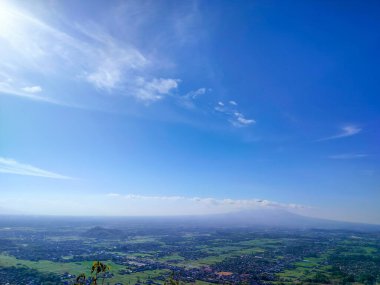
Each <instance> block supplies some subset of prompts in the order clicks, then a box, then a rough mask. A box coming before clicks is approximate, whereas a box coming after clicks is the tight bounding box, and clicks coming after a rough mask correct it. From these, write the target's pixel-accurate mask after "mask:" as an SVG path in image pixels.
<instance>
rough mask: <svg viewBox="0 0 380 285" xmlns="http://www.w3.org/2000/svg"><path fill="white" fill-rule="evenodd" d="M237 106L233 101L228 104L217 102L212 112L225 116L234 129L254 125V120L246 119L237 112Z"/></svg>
mask: <svg viewBox="0 0 380 285" xmlns="http://www.w3.org/2000/svg"><path fill="white" fill-rule="evenodd" d="M231 102H232V103H231ZM237 105H238V104H237V103H236V102H235V101H229V102H228V104H225V103H224V102H222V101H219V102H218V104H217V105H216V106H215V107H214V110H215V111H217V112H219V113H222V114H224V115H225V116H227V119H228V121H229V122H230V123H231V125H233V126H234V127H237V128H240V127H246V126H249V125H252V124H255V123H256V121H255V120H254V119H248V118H246V116H245V115H244V114H243V113H241V112H240V111H238V110H237Z"/></svg>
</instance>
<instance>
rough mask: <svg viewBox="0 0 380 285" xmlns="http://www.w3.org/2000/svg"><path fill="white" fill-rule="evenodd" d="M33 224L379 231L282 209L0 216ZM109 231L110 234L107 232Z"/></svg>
mask: <svg viewBox="0 0 380 285" xmlns="http://www.w3.org/2000/svg"><path fill="white" fill-rule="evenodd" d="M33 224H39V225H43V224H50V225H53V224H54V225H56V226H70V225H79V224H80V225H83V226H89V225H91V226H92V227H94V228H92V229H90V230H89V231H88V232H86V233H85V235H87V236H93V237H96V236H103V237H104V236H107V235H109V236H110V237H111V236H112V237H114V236H120V237H121V236H123V235H124V234H123V232H121V231H118V230H112V229H115V228H118V227H117V226H118V225H131V226H140V227H151V226H153V227H155V228H159V227H163V228H164V227H218V228H231V227H232V228H233V227H270V228H294V229H296V228H297V229H326V230H334V229H336V230H345V229H347V230H358V231H380V224H379V225H373V224H362V223H350V222H342V221H333V220H327V219H318V218H311V217H306V216H302V215H298V214H295V213H291V212H288V211H286V210H282V209H273V208H272V209H255V210H245V211H240V212H233V213H226V214H213V215H199V216H167V217H157V216H155V217H60V216H27V215H9V214H8V215H4V214H3V215H2V214H0V227H1V226H16V225H18V226H21V225H28V226H31V225H33ZM109 229H111V231H110V230H109Z"/></svg>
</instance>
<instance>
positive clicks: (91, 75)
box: [0, 4, 180, 101]
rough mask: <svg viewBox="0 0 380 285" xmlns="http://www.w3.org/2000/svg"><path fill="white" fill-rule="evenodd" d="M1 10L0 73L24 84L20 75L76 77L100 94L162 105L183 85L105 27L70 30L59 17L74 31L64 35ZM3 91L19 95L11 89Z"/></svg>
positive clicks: (15, 12)
mask: <svg viewBox="0 0 380 285" xmlns="http://www.w3.org/2000/svg"><path fill="white" fill-rule="evenodd" d="M1 8H2V16H4V17H3V18H4V20H3V21H4V22H5V23H6V25H2V27H0V39H2V40H3V41H4V43H5V44H3V45H2V46H1V47H0V60H1V61H0V67H2V70H3V72H4V73H5V74H7V75H8V76H9V77H11V78H17V79H18V81H22V79H23V76H22V72H20V71H21V70H22V71H24V70H26V71H29V72H33V73H36V74H43V75H52V76H53V75H54V76H55V77H57V76H58V77H63V78H67V76H68V75H71V76H72V78H69V79H71V80H78V79H81V80H83V81H84V82H87V83H89V84H91V85H93V86H94V87H95V88H96V89H98V90H105V91H108V92H112V91H117V94H119V95H125V96H132V97H135V98H137V99H139V100H141V101H145V100H147V101H156V100H159V99H163V98H164V97H165V95H167V94H169V93H170V92H171V91H172V90H174V89H176V88H177V87H178V84H179V83H180V80H179V79H172V78H162V77H161V76H157V73H158V74H159V73H160V64H159V60H156V57H155V56H153V55H149V56H147V55H145V54H144V53H143V52H142V51H141V50H140V49H138V48H137V47H136V46H134V45H133V44H132V43H131V41H128V40H124V41H120V40H118V39H116V38H115V37H113V36H111V35H110V34H109V33H108V32H106V30H105V27H100V26H99V25H97V24H94V23H91V22H90V23H86V24H77V23H76V24H71V23H70V21H67V20H64V17H63V16H62V15H60V16H61V18H62V19H63V22H64V23H63V25H62V26H64V27H69V29H67V28H66V29H63V28H61V27H60V26H59V25H57V23H55V25H51V24H49V23H48V22H45V21H43V20H42V19H40V18H37V17H35V16H34V15H32V14H30V13H28V12H26V11H23V10H21V9H19V8H16V7H15V6H11V5H8V4H7V5H2V6H1ZM3 21H2V22H3ZM5 26H6V27H5ZM67 30H70V33H68V32H66V31H67ZM152 67H154V72H152ZM0 87H1V86H0ZM32 87H33V88H32ZM37 87H38V86H31V87H29V86H28V87H23V88H20V90H21V91H22V92H24V93H31V94H34V93H38V92H40V91H39V89H38V88H37ZM0 91H1V92H2V93H8V94H11V95H15V94H16V93H15V92H11V91H13V89H10V88H1V90H0ZM41 91H42V89H41ZM25 97H26V96H25ZM27 98H31V99H33V98H32V97H27Z"/></svg>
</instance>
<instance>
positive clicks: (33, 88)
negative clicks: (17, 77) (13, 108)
mask: <svg viewBox="0 0 380 285" xmlns="http://www.w3.org/2000/svg"><path fill="white" fill-rule="evenodd" d="M21 90H22V91H24V92H26V93H40V92H42V88H41V86H38V85H36V86H25V87H23V88H21Z"/></svg>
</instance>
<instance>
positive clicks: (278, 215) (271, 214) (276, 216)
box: [197, 209, 380, 230]
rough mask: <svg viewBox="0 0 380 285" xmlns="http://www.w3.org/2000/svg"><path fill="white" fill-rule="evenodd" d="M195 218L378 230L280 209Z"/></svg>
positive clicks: (231, 223) (244, 224)
mask: <svg viewBox="0 0 380 285" xmlns="http://www.w3.org/2000/svg"><path fill="white" fill-rule="evenodd" d="M197 219H198V220H199V222H201V223H202V222H203V223H207V224H210V225H214V226H225V227H248V226H266V227H284V228H285V227H290V228H305V229H306V228H307V229H310V228H320V229H350V230H352V229H355V230H380V225H373V224H363V223H351V222H342V221H333V220H327V219H318V218H312V217H306V216H302V215H298V214H295V213H291V212H288V211H286V210H282V209H255V210H245V211H240V212H233V213H228V214H216V215H208V216H200V217H198V218H197Z"/></svg>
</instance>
